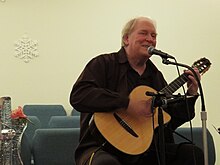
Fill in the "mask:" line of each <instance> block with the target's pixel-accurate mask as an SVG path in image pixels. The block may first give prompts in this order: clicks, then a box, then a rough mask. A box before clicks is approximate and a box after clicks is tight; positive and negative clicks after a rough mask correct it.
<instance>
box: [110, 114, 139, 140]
mask: <svg viewBox="0 0 220 165" xmlns="http://www.w3.org/2000/svg"><path fill="white" fill-rule="evenodd" d="M113 115H114V117H115V119H116V120H117V121H118V122H119V124H120V125H121V126H122V127H123V128H124V129H125V130H126V131H127V132H129V133H130V134H131V135H132V136H134V137H138V135H137V134H136V133H135V132H134V130H133V129H132V128H131V126H129V125H128V124H127V123H126V122H125V121H124V120H123V119H122V118H121V117H120V116H118V114H117V113H113Z"/></svg>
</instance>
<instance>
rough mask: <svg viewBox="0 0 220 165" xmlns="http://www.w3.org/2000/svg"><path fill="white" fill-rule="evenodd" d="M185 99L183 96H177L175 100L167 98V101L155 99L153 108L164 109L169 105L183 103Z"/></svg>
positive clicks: (165, 99)
mask: <svg viewBox="0 0 220 165" xmlns="http://www.w3.org/2000/svg"><path fill="white" fill-rule="evenodd" d="M185 99H186V97H185V96H178V97H176V98H169V99H167V98H162V99H156V100H155V102H154V105H153V106H154V107H162V108H166V107H167V106H168V105H170V104H174V103H177V102H180V101H183V100H185Z"/></svg>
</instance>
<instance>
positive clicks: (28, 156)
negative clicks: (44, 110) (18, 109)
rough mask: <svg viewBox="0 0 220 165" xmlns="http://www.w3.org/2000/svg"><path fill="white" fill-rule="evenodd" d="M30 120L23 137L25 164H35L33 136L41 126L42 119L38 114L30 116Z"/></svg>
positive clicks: (22, 154)
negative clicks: (32, 151) (32, 150)
mask: <svg viewBox="0 0 220 165" xmlns="http://www.w3.org/2000/svg"><path fill="white" fill-rule="evenodd" d="M28 119H29V120H30V122H27V127H26V129H25V130H24V133H23V135H22V138H21V159H22V161H23V163H24V165H30V164H33V156H32V153H31V148H32V141H33V136H34V134H35V130H36V129H39V128H41V123H40V120H39V119H38V118H37V116H28Z"/></svg>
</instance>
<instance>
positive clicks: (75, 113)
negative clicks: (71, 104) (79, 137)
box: [70, 109, 80, 116]
mask: <svg viewBox="0 0 220 165" xmlns="http://www.w3.org/2000/svg"><path fill="white" fill-rule="evenodd" d="M70 115H71V116H80V112H79V111H77V110H75V109H72V111H71V114H70Z"/></svg>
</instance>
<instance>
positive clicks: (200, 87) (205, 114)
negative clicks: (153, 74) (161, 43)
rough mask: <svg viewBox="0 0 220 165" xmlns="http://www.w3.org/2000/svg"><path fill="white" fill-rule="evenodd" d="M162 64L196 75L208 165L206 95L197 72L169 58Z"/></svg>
mask: <svg viewBox="0 0 220 165" xmlns="http://www.w3.org/2000/svg"><path fill="white" fill-rule="evenodd" d="M162 62H163V63H164V64H166V65H168V64H172V65H177V66H181V67H185V68H187V69H189V70H190V71H192V73H193V74H194V77H195V78H196V81H197V82H198V87H199V91H200V96H201V106H202V111H201V120H202V133H203V151H204V161H205V162H204V163H205V164H204V165H208V144H207V127H206V120H207V112H206V110H205V101H204V95H203V90H202V86H201V83H200V80H199V78H198V76H197V74H196V72H195V71H194V70H193V68H192V67H190V66H188V65H185V64H181V63H177V62H171V61H169V60H168V59H167V58H163V60H162Z"/></svg>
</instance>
